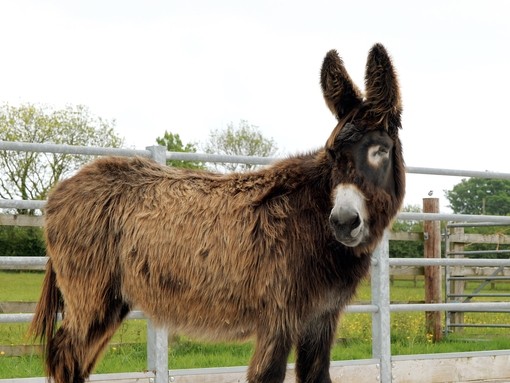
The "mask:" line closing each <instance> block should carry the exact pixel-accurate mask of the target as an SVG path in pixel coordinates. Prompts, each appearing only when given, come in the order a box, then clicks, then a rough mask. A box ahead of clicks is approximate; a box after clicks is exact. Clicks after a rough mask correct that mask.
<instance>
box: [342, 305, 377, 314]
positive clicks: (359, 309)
mask: <svg viewBox="0 0 510 383" xmlns="http://www.w3.org/2000/svg"><path fill="white" fill-rule="evenodd" d="M378 311H379V307H378V306H377V305H349V306H347V307H346V309H345V312H346V313H351V314H354V313H356V314H359V313H376V312H378Z"/></svg>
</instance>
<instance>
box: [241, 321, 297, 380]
mask: <svg viewBox="0 0 510 383" xmlns="http://www.w3.org/2000/svg"><path fill="white" fill-rule="evenodd" d="M291 345H292V343H291V341H290V337H289V336H288V335H287V334H282V333H273V332H271V331H270V330H268V329H264V330H259V331H258V332H257V344H256V347H255V353H254V354H253V357H252V360H251V362H250V367H249V369H248V382H249V383H281V382H283V380H284V379H285V372H286V368H287V358H288V356H289V352H290V348H291Z"/></svg>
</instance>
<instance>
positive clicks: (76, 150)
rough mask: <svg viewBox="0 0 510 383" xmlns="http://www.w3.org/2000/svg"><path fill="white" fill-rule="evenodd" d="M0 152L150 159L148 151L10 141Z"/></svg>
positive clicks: (3, 145)
mask: <svg viewBox="0 0 510 383" xmlns="http://www.w3.org/2000/svg"><path fill="white" fill-rule="evenodd" d="M0 150H14V151H17V152H39V153H64V154H81V155H90V156H123V157H134V156H141V157H150V156H151V155H152V154H151V152H150V151H149V150H139V149H122V148H103V147H99V146H79V145H61V144H49V143H33V142H12V141H0Z"/></svg>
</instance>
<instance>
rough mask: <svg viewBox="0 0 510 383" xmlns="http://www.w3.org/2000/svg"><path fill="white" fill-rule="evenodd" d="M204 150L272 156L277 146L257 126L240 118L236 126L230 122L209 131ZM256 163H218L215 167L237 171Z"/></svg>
mask: <svg viewBox="0 0 510 383" xmlns="http://www.w3.org/2000/svg"><path fill="white" fill-rule="evenodd" d="M204 151H205V152H206V153H210V154H223V155H231V156H260V157H272V156H274V155H275V154H276V152H277V151H278V147H277V145H276V143H275V142H274V140H273V139H272V138H265V137H264V136H263V135H262V133H261V132H260V130H259V129H258V127H257V126H255V125H250V124H248V122H247V121H245V120H241V121H240V122H239V126H238V127H237V128H236V127H234V124H233V123H232V122H231V123H229V124H227V128H226V129H224V130H219V129H215V130H213V131H211V133H210V135H209V139H208V141H207V142H206V143H205V146H204ZM255 166H256V165H252V164H235V163H219V164H216V165H215V167H216V168H217V169H219V170H224V171H237V170H249V169H253V168H254V167H255Z"/></svg>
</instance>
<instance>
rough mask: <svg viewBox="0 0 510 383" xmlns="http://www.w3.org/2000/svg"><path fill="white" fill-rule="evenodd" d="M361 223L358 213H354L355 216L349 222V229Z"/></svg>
mask: <svg viewBox="0 0 510 383" xmlns="http://www.w3.org/2000/svg"><path fill="white" fill-rule="evenodd" d="M360 224H361V219H360V217H359V214H356V216H355V217H354V218H352V219H351V221H350V223H349V228H350V229H351V230H354V229H356V228H357V227H358V226H359V225H360Z"/></svg>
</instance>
